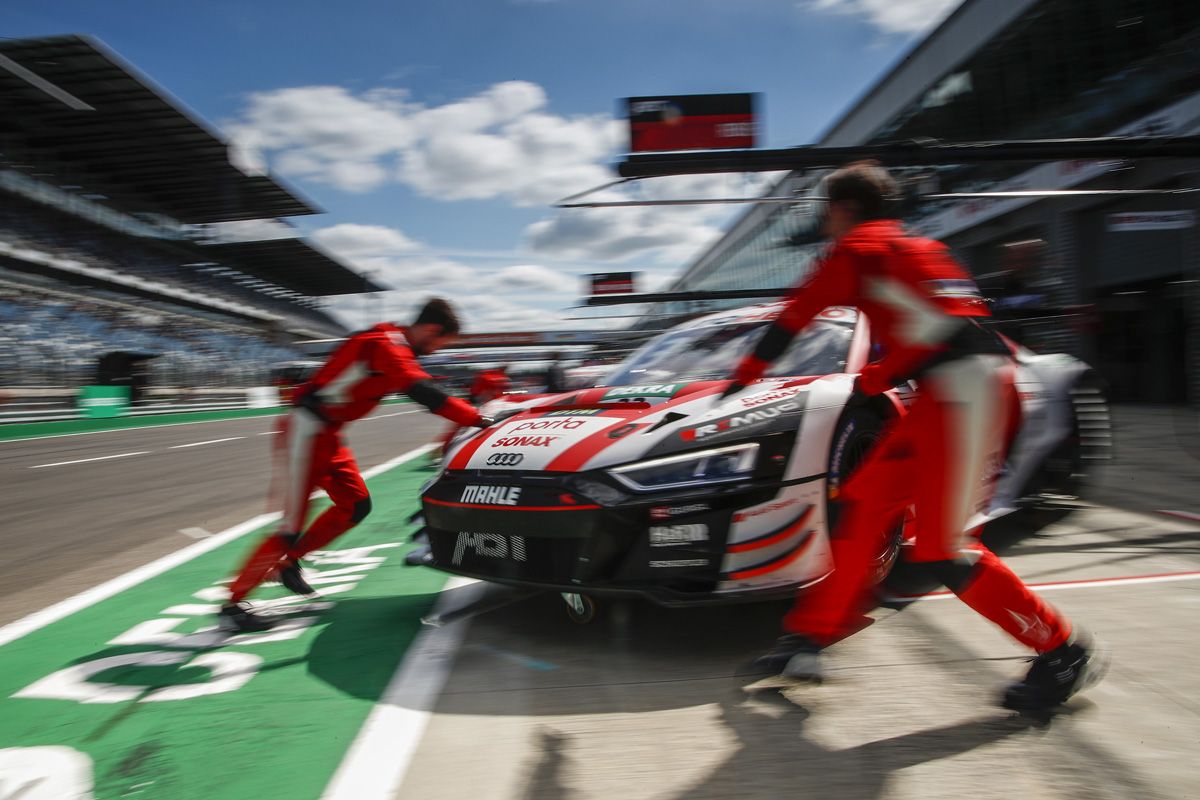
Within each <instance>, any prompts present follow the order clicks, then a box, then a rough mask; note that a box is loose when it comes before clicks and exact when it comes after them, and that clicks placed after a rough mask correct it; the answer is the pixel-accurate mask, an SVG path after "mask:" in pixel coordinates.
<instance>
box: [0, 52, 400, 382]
mask: <svg viewBox="0 0 1200 800" xmlns="http://www.w3.org/2000/svg"><path fill="white" fill-rule="evenodd" d="M0 56H3V57H4V59H3V60H0V387H17V389H18V391H16V392H13V393H16V394H21V393H23V392H26V390H29V391H32V390H33V389H34V388H35V387H38V388H41V389H43V390H44V389H47V388H50V389H61V390H64V391H70V390H73V389H74V388H75V387H78V386H80V385H82V384H84V383H87V382H90V381H92V380H93V379H94V375H95V372H96V363H97V360H98V358H99V357H100V356H101V355H103V354H105V353H107V352H112V351H130V352H140V353H146V354H152V355H154V356H155V358H154V359H153V360H152V362H151V363H152V367H151V372H152V375H153V382H154V384H155V385H158V386H174V387H179V388H184V387H199V386H204V387H238V386H252V385H258V384H262V383H265V382H266V381H267V379H268V370H269V367H270V364H271V363H273V362H278V361H286V360H290V359H294V358H298V357H300V355H301V354H300V351H299V350H298V349H296V348H295V347H294V346H293V343H294V342H296V341H298V340H302V339H308V338H314V337H329V336H337V335H341V334H342V333H344V332H345V331H344V328H343V326H342V325H340V324H339V323H338V322H337V321H336V320H334V319H333V318H332V317H330V316H329V315H327V314H326V313H325V312H324V311H323V310H322V307H321V300H322V298H324V297H326V296H329V295H336V294H348V293H358V292H369V291H378V290H380V289H381V288H382V287H380V286H378V285H376V284H374V283H372V282H370V281H369V280H366V279H365V278H364V277H362V276H360V275H358V274H356V273H355V272H353V271H352V270H350V269H349V268H348V267H347V266H346V265H345V264H343V263H341V262H339V261H338V260H337V259H335V258H333V257H332V256H330V255H329V254H327V253H325V252H323V251H321V250H319V249H318V248H316V247H314V246H312V245H311V244H310V243H308V242H306V241H304V240H303V239H300V238H290V239H275V240H269V241H258V242H229V241H224V240H222V239H221V237H220V234H219V233H218V232H217V228H219V225H218V223H224V222H233V221H246V220H275V221H279V220H281V218H286V217H293V216H298V215H306V214H313V213H316V212H317V209H316V208H314V207H313V206H312V205H311V204H310V203H309V202H308V201H307V200H305V199H303V198H301V197H300V196H299V195H297V194H296V193H295V192H294V190H292V189H290V188H289V187H286V186H285V185H283V184H282V183H280V182H279V181H278V180H276V179H275V178H273V177H271V176H268V175H262V174H254V173H252V172H250V171H247V170H244V169H242V168H240V167H238V166H237V165H236V164H235V163H234V161H235V160H236V159H231V157H230V147H229V144H228V143H227V142H226V141H224V140H223V139H222V138H221V137H220V136H219V135H218V134H217V133H216V132H214V131H212V130H211V129H210V128H208V127H207V126H206V125H205V124H204V123H203V122H202V121H201V120H199V119H198V118H197V117H196V115H194V114H193V113H191V112H189V111H188V110H186V109H185V108H184V107H183V106H182V105H181V104H180V103H179V102H178V101H176V100H174V99H173V98H171V97H170V96H169V95H167V94H166V92H165V91H164V90H162V89H161V88H159V87H157V86H155V85H154V84H153V83H151V82H150V81H149V79H147V78H146V77H145V76H142V75H141V74H140V73H138V72H137V70H136V69H135V68H134V67H132V66H131V65H129V64H128V63H126V62H125V61H124V60H122V59H121V58H120V57H119V56H117V55H116V54H114V53H113V52H112V51H110V50H109V49H108V48H107V47H105V46H104V45H103V44H102V43H100V42H98V41H96V40H94V39H91V38H88V37H81V36H58V37H49V38H39V39H15V40H0ZM275 227H277V228H283V229H284V230H286V226H284V225H276V226H275Z"/></svg>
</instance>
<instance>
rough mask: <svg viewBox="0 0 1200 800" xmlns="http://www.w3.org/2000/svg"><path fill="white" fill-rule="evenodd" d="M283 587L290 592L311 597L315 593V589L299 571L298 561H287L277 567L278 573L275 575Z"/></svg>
mask: <svg viewBox="0 0 1200 800" xmlns="http://www.w3.org/2000/svg"><path fill="white" fill-rule="evenodd" d="M276 577H277V578H278V580H279V582H280V583H281V584H283V588H285V589H287V590H288V591H289V592H291V593H292V594H298V595H303V596H305V597H313V596H315V595H316V594H317V590H316V589H314V588H313V587H312V586H310V585H309V583H308V581H306V580H304V574H303V573H302V572H301V571H300V561H299V560H298V559H297V560H295V561H287V562H285V563H284V565H283V566H282V567H280V568H279V574H278V575H277V576H276Z"/></svg>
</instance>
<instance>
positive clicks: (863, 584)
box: [783, 418, 916, 647]
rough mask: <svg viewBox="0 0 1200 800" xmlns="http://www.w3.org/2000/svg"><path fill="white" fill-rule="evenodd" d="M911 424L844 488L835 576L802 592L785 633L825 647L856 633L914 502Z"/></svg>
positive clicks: (902, 423) (897, 429) (901, 425)
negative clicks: (883, 556) (874, 567)
mask: <svg viewBox="0 0 1200 800" xmlns="http://www.w3.org/2000/svg"><path fill="white" fill-rule="evenodd" d="M910 431H911V423H910V422H909V420H908V419H907V418H905V419H901V420H899V421H897V422H895V423H894V424H893V425H891V426H890V427H889V428H888V429H887V430H886V431H885V433H884V435H883V438H882V439H881V440H880V441H879V442H878V443H877V444H876V445H875V446H874V447H873V448H872V449H871V450H870V452H868V453H867V455H866V457H865V458H864V459H863V462H862V464H860V465H859V467H858V469H857V470H855V472H854V473H853V474H852V475H851V476H850V477H849V478H848V479H847V480H846V482H845V483H844V484H843V486H842V487H841V490H840V493H839V495H838V499H839V500H840V501H842V510H841V517H840V519H839V520H838V524H837V527H836V529H835V530H834V531H832V533H831V535H830V546H831V549H832V560H833V572H832V573H831V574H830V575H829V576H828V577H826V578H825V579H824V580H823V581H821V582H820V583H818V584H816V585H815V586H813V587H811V588H809V589H807V590H805V591H803V592H801V593H800V594H799V595H797V597H796V603H795V605H794V606H793V607H792V609H791V611H789V612H788V614H787V615H786V616H785V617H784V619H783V628H784V630H786V631H788V632H790V633H795V634H800V635H803V636H805V637H807V638H808V639H810V640H811V641H812V642H813V643H815V644H817V645H819V646H821V647H824V646H827V645H829V644H832V643H833V642H836V641H837V640H839V639H841V638H844V637H845V636H847V635H849V634H850V633H852V632H853V631H854V630H855V629H857V628H858V627H861V625H860V624H859V622H860V620H861V618H862V613H863V611H864V610H866V609H865V608H864V606H865V605H866V600H867V598H868V597H869V596H870V593H871V588H872V587H871V578H872V574H871V564H872V562H873V561H874V559H875V556H877V555H878V554H879V553H880V551H881V549H882V548H883V547H884V546H885V544H886V537H887V535H888V532H889V531H891V530H892V529H893V527H894V526H895V525H896V523H897V522H898V521H899V519H900V516H901V515H902V514H904V512H905V509H906V508H907V507H908V505H909V504H910V503H911V502H912V500H911V495H912V491H913V476H914V475H915V474H916V473H915V471H914V470H913V469H912V463H911V462H912V453H913V447H912V441H911V432H910Z"/></svg>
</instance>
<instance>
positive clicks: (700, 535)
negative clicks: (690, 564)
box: [650, 523, 708, 547]
mask: <svg viewBox="0 0 1200 800" xmlns="http://www.w3.org/2000/svg"><path fill="white" fill-rule="evenodd" d="M707 541H708V526H707V525H701V524H698V523H697V524H689V525H656V526H654V527H652V528H650V546H651V547H672V546H674V545H680V544H694V543H696V542H707Z"/></svg>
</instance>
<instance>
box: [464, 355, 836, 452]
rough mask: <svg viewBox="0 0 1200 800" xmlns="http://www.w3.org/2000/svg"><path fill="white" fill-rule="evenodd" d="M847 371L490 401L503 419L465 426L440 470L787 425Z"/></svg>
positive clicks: (646, 447)
mask: <svg viewBox="0 0 1200 800" xmlns="http://www.w3.org/2000/svg"><path fill="white" fill-rule="evenodd" d="M851 384H852V379H851V378H850V376H847V375H830V376H824V377H802V378H776V379H769V380H765V381H761V382H759V383H756V384H754V385H753V386H750V387H747V388H746V389H744V390H742V391H741V392H739V393H737V394H735V395H733V396H731V397H728V398H724V399H722V398H721V397H720V395H721V392H722V390H723V389H724V388H725V386H726V385H727V381H696V382H692V383H669V384H656V385H646V386H616V387H598V388H594V389H584V390H581V391H574V392H564V393H562V394H557V395H540V396H537V397H528V398H526V397H521V398H520V400H519V401H518V402H512V400H513V399H516V398H508V399H502V400H499V401H495V402H493V403H491V404H489V405H488V406H487V407H485V413H489V414H491V415H493V416H499V417H502V421H501V422H499V423H497V424H496V425H493V426H492V427H490V428H487V429H485V430H482V431H480V430H476V429H467V430H465V431H463V432H462V433H460V434H459V436H458V437H457V438H456V439H455V440H454V441H453V442H452V443H451V445H450V448H449V449H448V452H447V454H446V459H445V461H444V464H445V466H446V468H447V469H450V470H460V469H487V470H516V471H529V470H534V471H547V472H579V471H584V470H589V469H596V468H601V467H610V466H615V465H618V464H625V463H629V462H633V461H638V460H641V459H644V458H649V457H655V456H659V455H667V454H670V453H676V452H681V451H686V450H696V449H702V448H704V447H707V446H719V445H723V444H729V443H732V442H736V441H742V440H745V439H746V438H748V437H751V436H757V435H760V434H763V433H772V432H775V431H777V430H787V429H790V430H795V429H796V427H797V424H798V421H799V417H800V415H801V414H802V413H804V411H805V409H808V408H812V407H814V405H820V406H828V405H838V404H841V403H844V402H845V398H846V396H847V395H848V394H849V390H850V386H851ZM504 415H510V416H504Z"/></svg>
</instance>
